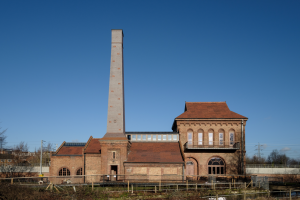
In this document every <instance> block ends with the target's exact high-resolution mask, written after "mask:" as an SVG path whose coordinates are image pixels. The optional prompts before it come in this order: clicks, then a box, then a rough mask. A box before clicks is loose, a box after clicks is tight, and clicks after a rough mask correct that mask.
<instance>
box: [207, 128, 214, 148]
mask: <svg viewBox="0 0 300 200" xmlns="http://www.w3.org/2000/svg"><path fill="white" fill-rule="evenodd" d="M208 144H209V145H214V132H213V131H212V130H209V131H208Z"/></svg>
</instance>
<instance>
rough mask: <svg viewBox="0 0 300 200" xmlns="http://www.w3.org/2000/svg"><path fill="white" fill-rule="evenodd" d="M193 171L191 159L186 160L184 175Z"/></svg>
mask: <svg viewBox="0 0 300 200" xmlns="http://www.w3.org/2000/svg"><path fill="white" fill-rule="evenodd" d="M194 172H195V165H194V163H193V162H192V161H188V162H186V175H187V176H189V175H194Z"/></svg>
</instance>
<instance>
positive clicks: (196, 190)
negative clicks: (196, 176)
mask: <svg viewBox="0 0 300 200" xmlns="http://www.w3.org/2000/svg"><path fill="white" fill-rule="evenodd" d="M196 191H197V183H196Z"/></svg>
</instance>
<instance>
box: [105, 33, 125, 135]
mask: <svg viewBox="0 0 300 200" xmlns="http://www.w3.org/2000/svg"><path fill="white" fill-rule="evenodd" d="M124 111H125V110H124V69H123V30H120V29H113V30H112V31H111V60H110V78H109V96H108V113H107V130H106V134H105V135H104V137H110V138H111V137H125V112H124Z"/></svg>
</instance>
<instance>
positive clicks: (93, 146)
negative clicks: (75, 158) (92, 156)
mask: <svg viewBox="0 0 300 200" xmlns="http://www.w3.org/2000/svg"><path fill="white" fill-rule="evenodd" d="M99 139H100V138H93V139H92V140H91V141H90V143H89V144H88V146H87V147H86V149H85V151H84V152H85V153H100V149H101V147H100V142H99Z"/></svg>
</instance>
